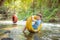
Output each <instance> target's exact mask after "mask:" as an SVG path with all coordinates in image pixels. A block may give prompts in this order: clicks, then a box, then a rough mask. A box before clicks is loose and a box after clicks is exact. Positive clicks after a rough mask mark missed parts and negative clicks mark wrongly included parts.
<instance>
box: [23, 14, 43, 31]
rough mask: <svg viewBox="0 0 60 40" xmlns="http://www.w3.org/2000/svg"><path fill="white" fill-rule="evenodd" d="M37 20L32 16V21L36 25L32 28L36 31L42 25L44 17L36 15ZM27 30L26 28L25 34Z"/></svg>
mask: <svg viewBox="0 0 60 40" xmlns="http://www.w3.org/2000/svg"><path fill="white" fill-rule="evenodd" d="M36 16H37V17H36V20H35V19H34V16H32V21H34V22H35V23H34V24H33V25H32V27H33V28H34V29H37V28H38V26H39V25H40V24H41V19H42V15H41V14H37V15H36ZM25 30H26V27H25V28H24V30H23V32H24V31H25Z"/></svg>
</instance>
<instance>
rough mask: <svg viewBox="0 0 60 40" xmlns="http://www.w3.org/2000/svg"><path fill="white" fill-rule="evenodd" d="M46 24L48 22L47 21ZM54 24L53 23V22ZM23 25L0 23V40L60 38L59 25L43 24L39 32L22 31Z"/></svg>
mask: <svg viewBox="0 0 60 40" xmlns="http://www.w3.org/2000/svg"><path fill="white" fill-rule="evenodd" d="M47 24H48V23H47ZM54 25H55V24H54ZM23 29H24V26H22V25H17V24H10V25H9V24H0V40H2V39H3V38H12V39H13V40H60V27H57V26H50V25H44V26H43V27H42V30H41V31H40V32H39V33H29V32H28V31H26V32H25V33H23V32H22V31H23Z"/></svg>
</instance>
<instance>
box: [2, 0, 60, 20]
mask: <svg viewBox="0 0 60 40" xmlns="http://www.w3.org/2000/svg"><path fill="white" fill-rule="evenodd" d="M58 2H59V0H6V1H5V2H4V5H3V6H4V7H6V8H9V9H8V11H9V12H10V13H12V14H13V13H14V12H15V13H16V14H17V16H18V19H19V20H22V19H23V20H24V19H26V18H28V17H29V16H32V15H35V14H37V13H38V12H42V14H43V21H49V20H50V19H51V18H52V17H55V16H56V13H57V11H58V10H59V8H60V5H59V3H58ZM2 8H3V7H2Z"/></svg>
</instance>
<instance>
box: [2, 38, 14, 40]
mask: <svg viewBox="0 0 60 40" xmlns="http://www.w3.org/2000/svg"><path fill="white" fill-rule="evenodd" d="M1 40H13V39H12V38H2V39H1Z"/></svg>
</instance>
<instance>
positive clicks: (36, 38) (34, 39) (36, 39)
mask: <svg viewBox="0 0 60 40" xmlns="http://www.w3.org/2000/svg"><path fill="white" fill-rule="evenodd" d="M24 36H25V37H26V38H27V39H26V40H42V38H41V37H42V33H29V34H27V33H25V32H24Z"/></svg>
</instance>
